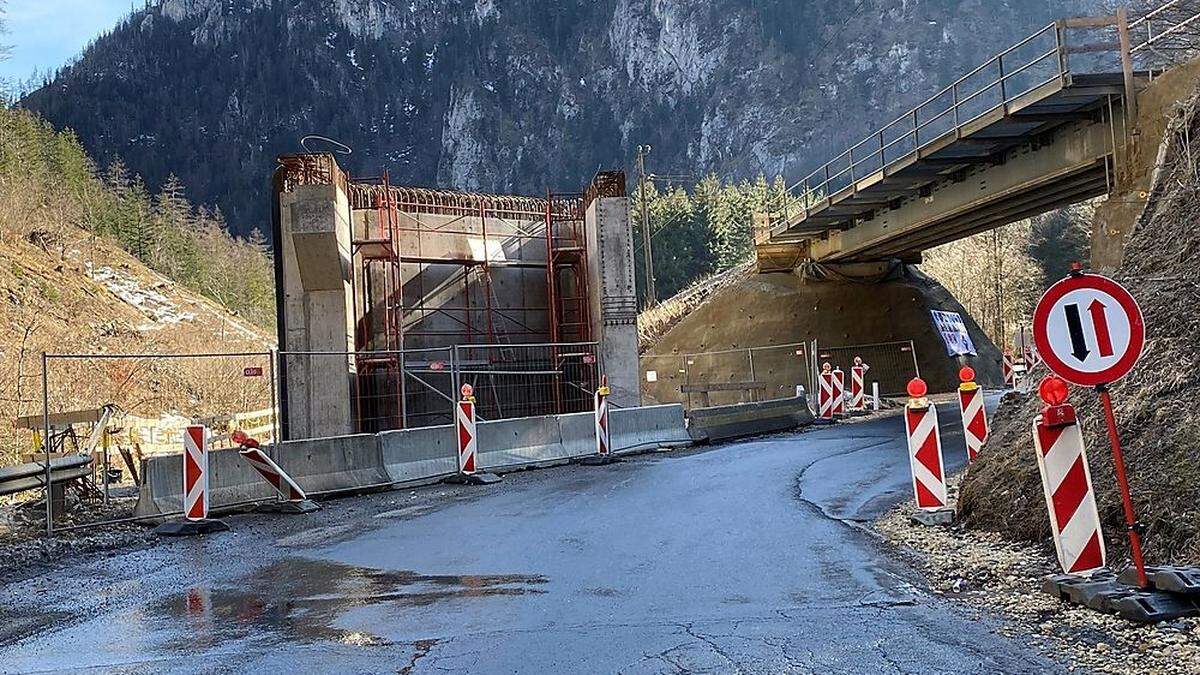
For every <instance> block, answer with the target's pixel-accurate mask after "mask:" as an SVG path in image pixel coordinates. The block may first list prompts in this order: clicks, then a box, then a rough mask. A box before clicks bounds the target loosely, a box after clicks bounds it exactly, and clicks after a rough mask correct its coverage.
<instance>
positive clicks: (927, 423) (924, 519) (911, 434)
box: [904, 377, 954, 525]
mask: <svg viewBox="0 0 1200 675" xmlns="http://www.w3.org/2000/svg"><path fill="white" fill-rule="evenodd" d="M928 392H929V388H928V387H927V386H926V384H925V381H924V380H922V379H921V378H919V377H918V378H914V379H913V380H912V381H911V382H909V383H908V395H909V397H910V398H909V401H908V404H907V405H906V406H905V408H904V428H905V432H906V433H907V436H908V460H909V466H910V467H911V469H912V479H913V493H914V495H915V497H916V501H917V508H918V509H920V510H919V511H918V512H917V513H916V514H915V515H914V516H913V520H914V521H916V522H919V523H921V524H923V525H946V524H949V523H950V522H951V521H952V520H953V518H954V510H953V509H950V508H948V507H947V501H948V499H947V496H946V474H945V470H944V464H943V463H942V436H941V432H940V431H939V430H938V417H937V407H936V406H934V405H933V403H931V402H930V401H929V399H928V398H926V397H925V395H926V394H927V393H928Z"/></svg>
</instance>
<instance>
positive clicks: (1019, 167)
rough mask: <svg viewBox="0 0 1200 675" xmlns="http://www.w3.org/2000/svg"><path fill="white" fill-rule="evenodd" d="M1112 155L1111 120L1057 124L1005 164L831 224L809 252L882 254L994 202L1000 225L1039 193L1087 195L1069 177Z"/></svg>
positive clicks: (991, 221)
mask: <svg viewBox="0 0 1200 675" xmlns="http://www.w3.org/2000/svg"><path fill="white" fill-rule="evenodd" d="M1118 119H1119V118H1118ZM1112 156H1113V129H1112V127H1111V125H1110V124H1108V123H1107V122H1097V123H1090V122H1082V123H1079V124H1076V125H1071V126H1066V127H1060V128H1059V129H1057V130H1056V131H1055V132H1054V139H1053V141H1052V142H1050V143H1048V144H1043V145H1040V146H1038V147H1037V148H1036V149H1033V148H1026V149H1023V150H1017V151H1014V152H1013V153H1011V154H1010V156H1009V157H1008V159H1007V161H1006V162H1005V163H1004V164H1001V165H998V166H991V167H987V168H982V169H980V170H978V171H976V172H973V173H972V174H971V175H970V176H968V177H966V178H965V179H964V180H961V181H958V182H952V181H951V182H942V183H940V184H938V185H937V186H936V187H934V188H933V190H932V192H931V194H930V196H929V197H928V198H917V199H910V200H907V201H905V202H904V203H903V204H902V205H900V207H899V208H896V209H892V210H880V211H876V212H875V213H874V214H873V216H872V217H871V218H867V219H863V220H860V221H858V222H857V223H856V224H855V225H854V227H851V228H849V229H846V230H842V231H830V232H828V233H827V235H826V236H825V237H824V238H822V239H818V240H814V241H813V242H812V247H811V255H812V259H813V260H817V261H821V262H858V261H866V260H877V259H880V258H882V257H884V256H885V254H886V252H887V251H889V250H891V251H895V250H897V244H898V243H900V242H901V241H904V240H908V241H911V242H913V243H914V244H915V243H916V242H917V241H919V240H921V239H924V240H925V241H940V240H942V239H943V238H944V237H942V236H939V235H940V231H941V230H944V231H946V233H947V234H949V233H950V232H952V231H953V230H954V229H957V228H958V227H962V225H963V223H964V220H966V221H968V222H969V221H970V219H971V218H972V214H978V213H980V212H981V211H983V210H984V209H992V208H994V209H995V210H996V216H995V217H992V218H988V219H986V221H987V224H988V225H989V226H991V227H998V226H1000V225H1003V224H1006V223H1010V222H1014V221H1015V220H1019V219H1020V218H1023V217H1029V215H1030V214H1029V213H1028V211H1029V209H1028V207H1029V205H1030V204H1031V203H1035V204H1036V203H1038V202H1039V201H1040V200H1039V199H1038V197H1037V196H1036V194H1037V193H1044V194H1054V193H1055V191H1056V190H1058V189H1061V188H1067V189H1068V190H1067V193H1066V194H1064V195H1063V197H1062V198H1063V199H1074V201H1081V200H1082V199H1086V198H1087V197H1076V195H1075V194H1074V193H1072V192H1071V191H1070V189H1069V188H1070V187H1074V186H1073V185H1072V183H1073V182H1075V181H1077V180H1078V178H1079V175H1080V174H1081V173H1085V172H1088V171H1089V170H1092V171H1094V170H1095V169H1096V168H1097V167H1100V170H1101V171H1103V167H1104V163H1105V162H1107V161H1108V160H1109V158H1110V157H1112ZM1105 191H1107V190H1105ZM1093 192H1094V190H1084V194H1087V195H1088V196H1096V195H1095V194H1093ZM1100 194H1103V191H1102V192H1101V193H1100ZM1031 196H1032V199H1031ZM1068 203H1072V202H1068V201H1062V200H1061V199H1059V200H1053V199H1052V200H1050V201H1049V202H1047V204H1048V206H1046V207H1045V208H1043V209H1042V211H1041V212H1044V211H1048V210H1051V209H1052V208H1054V207H1055V206H1057V205H1066V204H1068ZM1006 205H1008V206H1010V207H1011V208H1008V209H1007V212H1008V213H1010V214H1011V215H1006ZM1016 214H1025V215H1021V216H1020V217H1017V215H1016ZM1033 215H1036V213H1035V214H1033ZM968 227H969V226H968ZM947 240H948V239H947ZM900 248H902V249H903V250H906V251H911V250H921V249H913V248H912V247H911V246H910V245H908V244H901V245H900Z"/></svg>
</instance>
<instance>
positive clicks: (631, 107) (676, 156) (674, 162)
mask: <svg viewBox="0 0 1200 675" xmlns="http://www.w3.org/2000/svg"><path fill="white" fill-rule="evenodd" d="M1098 4H1099V0H1052V1H1051V2H1044V1H1042V0H987V1H985V0H966V1H959V0H862V1H861V2H856V3H850V2H845V1H843V0H712V1H710V2H704V3H695V2H687V1H685V0H591V1H588V2H584V1H582V0H563V1H562V2H556V3H543V2H539V1H537V0H513V1H512V2H506V3H500V2H496V1H495V0H411V1H410V2H398V1H396V0H163V2H161V4H160V5H157V6H155V7H152V8H150V9H147V10H144V11H140V12H138V13H136V14H134V15H133V16H132V17H130V18H129V19H128V20H127V21H125V22H124V23H122V24H121V25H120V26H118V27H117V28H116V29H114V31H113V32H112V33H111V34H109V35H106V36H104V37H102V38H101V39H99V40H98V41H97V42H96V43H95V44H94V45H92V46H91V47H90V48H89V49H88V50H87V51H86V52H85V54H84V55H83V57H82V58H81V59H80V60H79V61H78V63H76V64H74V65H73V66H71V67H69V68H67V69H65V70H64V71H62V72H61V73H59V75H58V76H57V77H56V78H55V79H54V81H53V82H51V83H50V84H49V85H48V86H46V87H44V88H43V89H41V90H39V91H37V92H34V93H32V94H30V95H29V96H28V97H27V98H26V99H25V100H24V102H23V103H24V105H25V106H27V107H29V108H31V109H33V110H36V111H39V112H40V113H41V114H43V115H45V116H46V117H47V118H48V119H50V120H51V121H52V122H54V123H55V124H56V125H61V126H68V127H71V128H73V129H75V130H76V132H77V133H78V134H79V136H80V138H81V139H82V140H83V142H84V143H85V145H86V147H87V148H88V149H89V150H90V151H91V152H92V153H93V154H94V155H95V156H96V157H97V158H98V159H100V160H101V161H102V162H107V161H109V160H111V159H112V158H114V157H122V158H124V160H125V161H126V162H128V163H129V165H130V166H131V167H132V168H133V169H134V170H135V171H136V172H138V173H139V174H141V175H143V176H144V177H145V178H146V179H147V181H148V183H149V184H150V185H151V186H152V187H153V186H157V185H159V184H161V182H162V181H164V180H165V179H166V177H167V175H168V174H169V173H171V172H172V171H174V172H176V173H178V174H179V176H180V178H181V179H182V181H183V184H184V185H185V186H186V188H187V189H188V191H189V193H190V194H192V195H193V196H195V197H197V198H198V200H199V201H200V202H201V203H211V204H216V205H219V206H220V207H221V209H222V211H223V212H224V213H225V214H226V216H228V218H229V220H230V222H231V223H232V224H233V225H234V226H235V228H236V229H237V230H238V231H240V232H243V233H245V232H247V231H249V229H250V228H252V227H256V226H257V227H260V228H261V229H263V230H264V231H267V230H268V228H266V227H265V223H266V221H267V218H268V217H269V200H268V199H267V197H266V195H267V192H268V191H267V189H266V185H267V177H268V176H269V174H270V171H271V169H272V168H273V164H274V157H275V155H276V154H278V153H280V152H285V151H292V150H296V149H297V144H298V141H299V139H300V137H302V136H304V135H306V134H309V133H318V134H324V135H326V136H331V137H334V138H337V139H338V140H340V141H342V142H344V143H347V144H348V145H350V146H351V147H353V148H354V150H355V153H354V154H353V155H351V156H350V157H348V158H345V161H344V163H345V164H346V165H348V166H349V168H350V169H351V170H352V171H353V172H355V173H358V174H365V175H377V174H378V173H379V172H380V171H381V170H382V169H387V170H388V171H389V172H390V173H391V177H392V180H393V181H394V182H398V183H410V184H419V185H439V186H445V187H455V188H463V189H480V190H488V191H516V192H526V193H535V194H536V193H540V192H542V191H544V190H545V189H546V188H547V187H551V188H554V189H577V188H578V186H580V185H583V184H584V183H585V181H586V180H587V179H588V178H589V177H590V176H591V175H592V173H594V172H595V170H596V169H597V168H598V167H601V166H624V165H628V164H629V163H630V160H631V154H632V152H633V148H634V147H635V146H636V145H637V144H639V143H650V144H652V145H653V146H654V153H653V154H652V155H651V158H650V160H649V166H650V168H651V170H654V171H658V172H660V173H678V172H682V171H694V172H696V173H698V174H699V173H705V172H709V171H712V172H716V173H718V174H720V175H729V176H739V175H740V176H748V175H749V176H752V175H755V174H757V173H759V172H765V173H767V174H768V175H773V174H775V173H779V172H784V173H786V174H788V175H791V176H795V175H797V174H798V173H799V172H800V171H801V170H802V169H807V168H811V167H813V166H815V165H817V164H819V163H820V162H821V161H823V160H824V159H826V158H829V157H832V156H833V155H834V154H836V153H837V152H840V151H841V150H843V149H844V148H845V147H846V146H848V145H849V144H850V143H852V142H854V141H857V140H858V138H859V137H860V136H862V135H864V134H866V133H867V132H868V130H869V128H870V127H871V126H872V125H874V124H876V123H879V122H881V121H883V120H885V118H890V117H891V116H894V115H896V114H898V113H899V112H901V111H902V110H903V109H904V108H906V107H907V106H909V105H911V104H912V103H914V102H915V101H916V100H918V99H919V98H921V97H923V96H924V95H927V94H929V93H931V92H932V91H933V90H935V89H936V88H937V87H938V86H939V85H942V84H945V83H946V82H948V81H949V80H950V79H951V76H952V75H954V74H961V73H962V72H964V71H966V70H967V69H969V68H970V67H971V66H973V65H975V64H976V63H977V62H979V61H980V60H981V59H982V58H983V57H984V56H985V55H987V54H991V53H994V52H995V51H997V50H999V49H1001V48H1003V47H1005V46H1007V45H1008V44H1009V43H1011V42H1012V41H1013V40H1015V39H1017V38H1019V37H1023V36H1024V35H1025V34H1027V33H1029V32H1031V31H1033V30H1034V29H1036V28H1040V27H1041V26H1043V25H1045V24H1046V23H1047V22H1049V21H1050V20H1051V19H1052V18H1054V17H1057V16H1061V15H1070V14H1075V13H1081V12H1085V11H1087V10H1088V9H1092V8H1094V6H1095V5H1098ZM983 27H986V29H982V28H983Z"/></svg>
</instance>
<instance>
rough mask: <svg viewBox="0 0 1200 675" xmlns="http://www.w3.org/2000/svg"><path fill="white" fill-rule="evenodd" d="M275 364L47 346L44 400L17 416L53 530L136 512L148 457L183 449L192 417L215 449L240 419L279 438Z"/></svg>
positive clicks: (268, 438) (257, 357)
mask: <svg viewBox="0 0 1200 675" xmlns="http://www.w3.org/2000/svg"><path fill="white" fill-rule="evenodd" d="M274 372H275V364H274V360H273V358H272V354H270V353H269V352H262V353H243V354H188V355H179V354H47V355H45V357H44V359H43V366H42V376H43V391H42V399H43V400H42V407H43V410H42V411H41V412H40V413H39V414H35V415H30V416H28V417H24V418H20V419H18V420H16V425H15V426H16V427H17V428H18V430H19V431H21V432H22V433H24V434H26V436H27V442H28V444H29V449H30V451H29V452H28V453H26V454H24V455H23V456H22V457H21V458H20V459H21V460H25V461H26V463H27V464H37V465H40V469H41V470H40V471H39V472H38V474H37V480H36V482H35V483H34V487H38V488H40V489H41V491H42V497H43V503H44V506H45V515H46V520H47V530H53V529H65V528H72V527H81V526H95V525H102V524H108V523H112V522H120V521H122V520H126V519H128V518H130V517H131V515H132V512H133V507H134V503H135V501H136V496H137V490H138V487H139V485H140V483H141V481H142V480H143V479H144V478H145V476H144V472H145V470H144V467H145V462H146V461H147V460H148V459H150V458H152V457H156V456H163V455H177V454H180V453H181V452H182V448H183V434H184V429H185V428H186V427H187V426H189V425H191V424H203V425H204V426H206V427H207V428H208V429H209V430H210V433H211V446H210V447H211V448H212V449H214V450H216V449H222V448H229V447H232V446H233V445H234V444H233V441H232V439H231V438H230V435H231V434H232V432H233V431H234V430H236V429H242V430H247V431H249V432H253V433H254V434H255V435H256V437H257V438H259V439H260V440H261V441H263V442H264V443H272V442H273V441H274V440H275V439H276V438H278V433H277V421H278V420H277V414H276V405H275V388H274V386H273V379H274ZM68 467H70V468H68ZM47 485H50V486H51V488H50V489H49V490H47V489H46V486H47ZM7 486H8V487H13V485H12V484H7ZM0 487H3V486H0ZM15 487H18V488H19V487H21V484H17V485H16V486H15ZM47 492H49V494H48V495H47Z"/></svg>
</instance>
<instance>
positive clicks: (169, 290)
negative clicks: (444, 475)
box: [0, 108, 274, 465]
mask: <svg viewBox="0 0 1200 675" xmlns="http://www.w3.org/2000/svg"><path fill="white" fill-rule="evenodd" d="M156 270H157V271H156ZM272 298H273V291H272V276H271V265H270V260H269V258H268V257H267V256H266V255H265V253H264V250H263V247H262V244H261V243H259V242H255V241H242V240H238V239H235V238H233V237H231V236H229V235H228V234H226V233H225V232H224V231H223V230H222V229H221V227H220V216H219V215H218V214H211V213H206V212H204V211H202V210H198V209H194V208H192V207H191V206H190V205H188V203H187V202H186V201H185V200H184V198H183V196H182V194H181V193H180V192H179V191H163V192H162V193H160V194H158V195H150V194H148V193H147V191H146V190H145V188H144V187H143V186H142V185H141V183H140V181H138V180H137V179H136V178H135V177H132V176H130V175H129V174H128V173H127V172H126V171H124V170H123V169H122V168H121V167H120V166H119V165H117V166H115V167H110V169H109V170H108V171H107V172H106V175H105V176H104V177H101V176H100V175H98V172H97V170H96V168H95V166H94V165H93V164H92V162H91V161H90V160H89V158H88V157H87V155H86V154H85V153H84V152H83V151H82V150H81V149H80V146H79V144H78V143H77V142H76V141H75V139H74V137H73V136H72V135H71V134H70V133H65V132H61V133H60V132H55V131H54V130H53V129H51V128H50V127H49V125H47V124H46V123H44V122H43V121H41V120H38V119H37V118H36V117H34V116H33V115H31V114H30V113H27V112H22V111H15V110H7V109H3V108H0V465H3V464H8V463H12V462H13V461H15V460H16V459H18V458H19V456H20V455H21V454H22V453H28V452H29V451H30V450H31V449H32V439H31V437H30V436H29V434H28V432H18V431H17V430H15V429H14V428H13V424H12V421H13V420H14V419H15V418H16V417H18V416H21V415H33V414H40V413H41V410H42V377H41V359H40V355H41V353H42V352H51V353H152V354H161V353H175V354H181V353H185V354H186V353H201V352H220V353H229V352H245V351H252V352H263V351H265V350H268V349H270V348H271V346H272V345H273V342H274V338H273V331H272V330H271V327H270V326H271V323H272V315H273V311H272V308H273V305H272ZM218 301H219V302H218ZM220 303H224V304H227V305H228V306H231V307H233V308H236V310H237V311H236V312H235V313H231V312H230V311H228V310H227V309H226V308H225V306H223V305H222V304H220ZM239 315H240V316H239ZM260 360H261V359H260ZM256 365H265V364H262V363H260V364H256ZM241 375H242V370H241V366H240V362H239V363H234V362H232V361H230V360H186V359H185V360H176V361H165V360H163V359H153V358H147V359H133V360H123V361H117V360H82V361H75V362H63V361H56V362H53V363H52V370H51V377H50V403H51V411H52V412H60V411H69V410H79V409H84V408H95V407H98V406H100V405H104V404H108V403H112V404H116V405H118V406H119V407H120V408H121V409H123V410H125V411H127V412H130V413H134V414H138V415H143V416H148V417H158V416H160V415H164V414H183V415H213V414H226V413H230V412H241V411H245V410H253V409H255V407H256V406H257V407H259V408H261V407H262V406H264V405H265V404H264V403H263V400H264V399H266V398H269V397H265V396H263V395H261V394H262V392H259V391H257V390H258V389H262V388H263V387H264V386H265V385H262V383H261V382H243V381H241V380H242V378H241ZM259 379H260V380H261V379H263V378H259ZM247 387H251V388H253V389H254V391H249V390H248V389H247ZM264 391H265V390H264Z"/></svg>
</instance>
